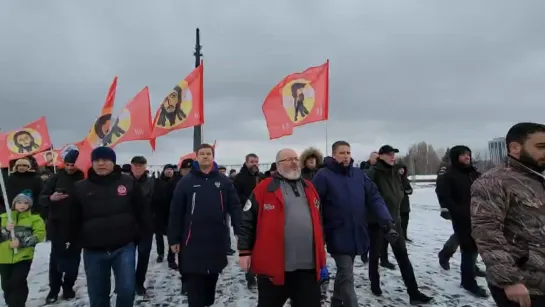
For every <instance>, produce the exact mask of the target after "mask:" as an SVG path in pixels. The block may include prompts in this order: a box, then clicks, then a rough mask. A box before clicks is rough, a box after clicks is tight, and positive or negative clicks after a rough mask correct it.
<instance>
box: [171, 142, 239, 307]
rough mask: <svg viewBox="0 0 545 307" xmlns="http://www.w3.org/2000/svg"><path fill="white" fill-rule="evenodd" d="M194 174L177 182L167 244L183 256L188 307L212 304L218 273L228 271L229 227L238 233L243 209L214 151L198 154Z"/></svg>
mask: <svg viewBox="0 0 545 307" xmlns="http://www.w3.org/2000/svg"><path fill="white" fill-rule="evenodd" d="M196 154H197V161H196V162H195V163H194V165H193V167H192V169H191V173H190V174H188V175H186V176H184V177H183V178H182V179H180V181H179V182H178V185H177V186H176V190H175V191H174V197H173V198H172V203H171V204H170V221H169V223H168V242H169V245H170V247H171V249H172V251H173V252H176V253H180V254H181V256H182V261H181V265H180V267H181V271H182V273H183V277H184V282H185V284H186V289H187V296H188V306H189V307H204V306H212V305H214V300H215V295H216V284H217V281H218V277H219V274H220V273H221V272H222V271H223V269H224V268H225V267H226V266H227V227H228V225H227V224H226V221H225V215H226V214H227V213H228V214H229V215H230V216H231V221H232V224H233V228H234V231H235V234H238V231H239V228H240V223H241V218H242V217H241V216H242V210H241V206H240V202H239V200H238V197H237V194H236V191H235V188H234V187H233V184H232V183H231V180H229V178H227V177H226V176H224V175H221V174H220V173H219V172H218V171H217V165H216V163H215V162H214V148H213V147H212V146H211V145H209V144H203V145H201V147H200V148H199V149H198V150H197V153H196Z"/></svg>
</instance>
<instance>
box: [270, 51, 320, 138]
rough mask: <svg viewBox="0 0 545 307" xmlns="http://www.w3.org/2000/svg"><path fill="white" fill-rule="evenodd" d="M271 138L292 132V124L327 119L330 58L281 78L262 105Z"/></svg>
mask: <svg viewBox="0 0 545 307" xmlns="http://www.w3.org/2000/svg"><path fill="white" fill-rule="evenodd" d="M262 110H263V114H264V115H265V120H266V121H267V128H268V130H269V137H270V139H271V140H272V139H277V138H280V137H283V136H286V135H291V134H293V127H298V126H302V125H306V124H309V123H313V122H317V121H322V120H327V118H328V115H329V60H328V61H327V62H326V63H325V64H323V65H320V66H315V67H311V68H308V69H307V70H305V71H303V72H300V73H293V74H290V75H288V76H286V77H285V78H284V79H282V81H280V82H279V83H278V84H277V85H276V86H275V87H274V88H273V89H272V90H271V91H270V93H269V95H267V98H266V99H265V101H264V102H263V106H262Z"/></svg>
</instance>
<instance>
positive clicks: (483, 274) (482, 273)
mask: <svg viewBox="0 0 545 307" xmlns="http://www.w3.org/2000/svg"><path fill="white" fill-rule="evenodd" d="M475 276H477V277H486V272H485V271H483V270H481V269H480V268H479V267H478V266H475Z"/></svg>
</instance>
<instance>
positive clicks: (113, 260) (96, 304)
mask: <svg viewBox="0 0 545 307" xmlns="http://www.w3.org/2000/svg"><path fill="white" fill-rule="evenodd" d="M135 253H136V249H135V246H134V244H132V243H131V244H129V245H126V246H124V247H122V248H120V249H118V250H115V251H112V252H109V251H96V250H88V249H84V250H83V265H84V267H85V275H86V276H87V292H88V294H89V302H90V306H91V307H110V292H111V287H112V285H111V282H110V276H111V271H112V270H113V271H114V278H115V289H116V292H117V300H116V303H115V305H116V307H132V306H133V304H134V292H135V288H136V281H135V276H136V272H135V265H136V259H135Z"/></svg>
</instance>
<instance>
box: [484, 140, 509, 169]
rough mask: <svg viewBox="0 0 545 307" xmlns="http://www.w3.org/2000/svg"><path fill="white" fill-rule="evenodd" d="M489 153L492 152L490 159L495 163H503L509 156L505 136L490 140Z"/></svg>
mask: <svg viewBox="0 0 545 307" xmlns="http://www.w3.org/2000/svg"><path fill="white" fill-rule="evenodd" d="M488 153H489V154H490V160H491V161H492V163H494V165H498V164H501V163H503V162H504V161H505V158H507V144H505V138H504V137H499V138H494V139H492V140H490V141H488Z"/></svg>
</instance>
